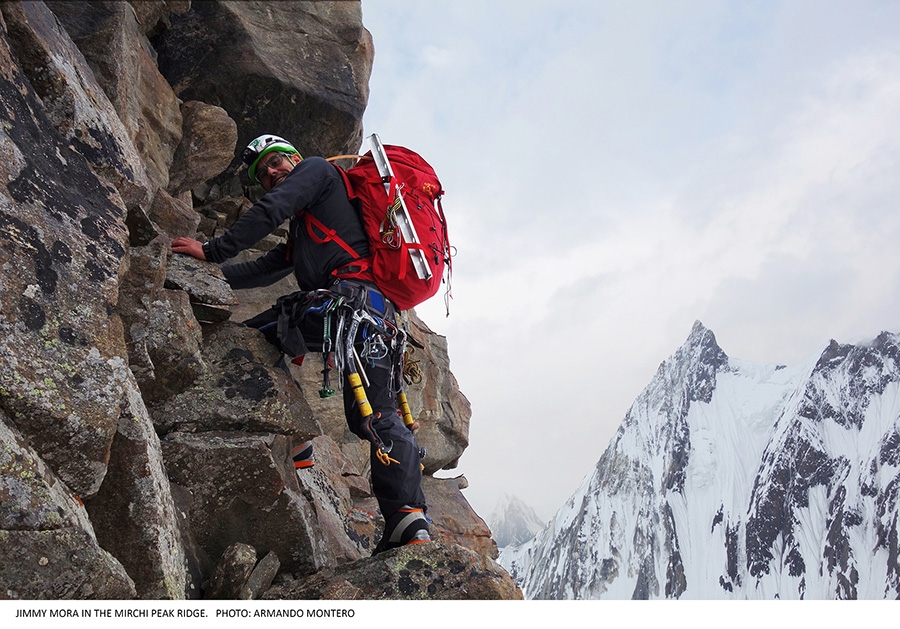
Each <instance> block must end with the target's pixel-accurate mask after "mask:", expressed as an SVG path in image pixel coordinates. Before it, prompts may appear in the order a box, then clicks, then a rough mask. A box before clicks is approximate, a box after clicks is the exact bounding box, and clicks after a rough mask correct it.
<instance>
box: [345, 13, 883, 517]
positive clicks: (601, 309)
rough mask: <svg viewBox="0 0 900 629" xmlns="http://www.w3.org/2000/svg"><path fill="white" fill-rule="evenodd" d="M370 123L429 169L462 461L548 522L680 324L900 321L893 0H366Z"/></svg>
mask: <svg viewBox="0 0 900 629" xmlns="http://www.w3.org/2000/svg"><path fill="white" fill-rule="evenodd" d="M363 21H364V23H365V25H366V26H367V27H368V29H369V30H370V31H371V32H372V35H373V37H374V40H375V50H376V53H375V67H374V71H373V75H372V80H371V83H370V85H371V94H370V99H369V109H368V111H367V114H366V119H365V124H366V133H371V132H377V133H378V134H379V135H380V137H381V139H382V141H384V142H385V143H390V144H403V145H406V146H409V147H411V148H414V149H416V150H417V151H419V152H420V153H422V154H423V155H424V156H425V157H426V158H427V159H428V160H429V161H430V162H431V163H432V165H434V166H435V168H436V170H437V172H438V175H439V176H440V178H441V181H442V183H443V185H444V188H445V190H446V191H447V195H446V197H445V205H444V208H445V211H446V213H447V216H448V220H449V221H450V235H451V241H452V243H453V245H455V247H456V248H457V250H458V254H457V257H456V258H455V259H454V267H453V268H454V277H453V297H454V299H453V301H452V303H451V315H450V317H449V318H445V317H444V311H443V302H442V300H441V299H440V298H435V299H434V300H432V301H431V302H429V303H427V304H425V305H423V306H421V307H419V308H418V311H419V313H420V315H421V316H422V317H423V319H425V321H426V322H427V323H428V324H429V325H430V326H431V327H432V328H433V329H434V330H435V331H437V332H439V333H440V334H443V335H445V336H446V337H447V338H448V342H449V346H450V358H451V368H452V370H453V372H454V374H455V375H456V377H457V379H458V380H459V383H460V387H461V389H462V391H463V392H464V393H465V394H466V396H467V397H468V398H469V400H470V401H471V402H472V409H473V415H472V423H471V429H470V441H471V445H470V447H469V449H468V450H467V451H466V453H465V455H464V456H463V458H462V460H461V463H460V467H459V468H458V470H455V471H453V472H448V473H446V475H448V476H452V475H455V474H458V473H463V474H465V475H466V477H467V478H468V480H469V483H470V487H469V489H467V490H466V496H467V498H468V499H469V501H470V502H471V503H472V505H473V506H474V507H475V509H476V510H477V511H478V512H479V513H480V514H481V515H482V516H483V517H485V518H486V519H487V518H488V517H489V516H490V513H491V511H492V510H493V508H494V505H495V503H496V501H497V499H498V498H499V497H500V495H502V494H503V493H505V492H506V493H512V494H516V495H518V496H519V497H521V498H522V499H523V500H525V501H526V502H527V503H529V504H531V505H532V507H534V509H535V510H536V511H537V512H538V514H539V515H540V516H541V517H542V518H545V519H549V518H550V517H551V516H552V515H553V513H555V512H556V510H557V509H558V508H559V507H560V506H561V505H562V504H563V502H564V501H565V500H566V499H567V498H568V497H569V496H570V495H571V494H572V493H573V492H574V490H575V489H576V487H577V485H578V483H579V481H580V480H581V479H582V478H583V477H584V476H585V475H586V474H587V473H589V472H590V471H591V468H592V467H593V465H594V463H596V461H597V460H598V459H599V458H600V456H601V454H602V453H603V451H604V449H605V448H606V446H607V444H608V442H609V440H610V438H611V437H612V435H613V433H614V432H615V430H616V429H617V427H618V425H619V423H620V422H621V420H622V418H623V417H624V415H625V413H626V411H627V410H628V408H629V406H630V404H631V402H632V401H633V400H634V398H635V397H636V396H637V395H638V393H640V391H641V390H642V389H643V387H644V386H646V384H647V383H648V382H649V381H650V379H651V378H652V376H653V374H654V372H655V371H656V369H657V367H658V365H659V363H660V362H661V361H663V360H665V359H666V358H667V357H668V356H669V355H670V354H672V353H673V352H674V351H675V350H676V349H677V348H678V347H679V346H680V345H681V344H682V343H683V342H684V340H685V338H686V337H687V335H688V333H689V332H690V329H691V326H692V324H693V323H694V321H695V320H700V321H702V322H703V324H705V325H706V326H707V327H708V328H710V329H711V330H713V332H714V333H715V334H716V337H717V339H718V341H719V345H721V347H722V348H723V349H724V350H725V352H726V353H727V354H728V355H729V356H733V357H735V358H741V359H745V360H752V361H759V362H767V363H783V364H795V363H797V362H798V361H799V360H800V359H802V358H804V357H806V356H809V355H811V354H816V353H818V352H819V351H820V350H821V349H822V347H823V346H824V345H825V344H826V343H827V342H828V341H829V339H832V338H834V339H836V340H838V341H840V342H846V343H854V342H859V341H863V340H868V339H871V338H873V337H874V336H875V335H877V334H878V332H879V331H881V330H890V331H894V332H900V246H898V243H900V201H898V199H900V3H898V2H893V1H890V0H885V1H881V2H878V1H873V2H862V1H854V2H852V3H851V2H828V1H816V2H804V1H801V0H791V1H786V2H778V1H771V2H753V1H742V2H718V1H709V2H704V1H700V0H690V1H683V2H679V1H677V0H667V1H665V2H663V1H658V2H639V1H638V2H635V1H629V2H624V1H622V2H610V1H606V0H584V1H576V0H552V1H551V0H546V1H537V0H535V1H528V0H514V1H513V0H510V1H505V2H500V1H484V0H480V1H477V2H476V1H469V0H453V1H452V2H451V1H447V2H420V1H416V0H363Z"/></svg>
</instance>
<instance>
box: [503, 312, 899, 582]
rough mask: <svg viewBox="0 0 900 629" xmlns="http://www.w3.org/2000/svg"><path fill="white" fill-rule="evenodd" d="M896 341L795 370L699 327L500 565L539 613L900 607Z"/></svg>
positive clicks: (841, 352) (845, 350) (843, 351)
mask: <svg viewBox="0 0 900 629" xmlns="http://www.w3.org/2000/svg"><path fill="white" fill-rule="evenodd" d="M898 408H900V335H897V334H890V333H887V332H884V333H882V334H881V335H880V336H878V338H876V339H875V340H874V341H872V342H871V343H869V344H865V345H860V346H850V345H839V344H837V343H835V342H834V341H832V342H831V344H829V345H828V346H827V347H826V348H825V349H824V351H823V352H822V353H821V355H820V356H818V357H813V358H811V359H810V360H807V361H805V362H804V363H802V364H801V365H799V366H797V367H792V368H786V367H783V366H776V365H761V364H753V363H747V362H743V361H739V360H735V359H730V358H729V357H728V356H726V355H725V353H724V352H723V351H722V349H721V348H719V346H718V345H717V344H716V341H715V337H714V336H713V334H712V332H710V331H709V330H707V329H706V328H704V327H703V326H702V325H701V324H699V323H697V324H696V325H695V326H694V329H693V331H692V332H691V334H690V336H689V338H688V340H687V341H686V342H685V344H684V345H683V346H682V347H681V348H680V349H679V350H678V351H677V352H676V353H675V354H674V355H673V356H672V357H670V358H669V359H668V360H667V361H665V362H664V363H663V364H662V365H661V366H660V368H659V371H658V372H657V374H656V376H655V377H654V378H653V380H652V381H651V383H650V384H649V385H648V386H647V388H646V389H645V390H644V391H643V392H642V393H641V395H640V396H638V398H637V399H636V400H635V402H634V405H633V406H632V407H631V410H630V411H629V412H628V414H627V415H626V417H625V419H624V421H623V422H622V426H621V427H620V429H619V431H618V433H617V434H616V436H615V438H614V439H613V440H612V442H611V443H610V445H609V447H608V448H607V450H606V452H605V453H604V454H603V456H602V457H601V459H600V461H599V462H598V463H597V467H596V469H595V471H594V473H593V474H591V475H589V476H588V477H587V478H586V479H585V480H584V482H583V483H582V486H581V487H580V488H579V489H578V490H577V492H576V493H575V494H574V495H573V496H572V497H571V498H570V499H569V501H568V502H567V504H566V505H565V506H564V507H563V508H562V509H560V511H559V512H558V513H557V515H556V517H555V518H554V520H553V521H552V522H551V523H550V524H549V525H548V526H547V527H546V528H545V529H544V530H543V531H541V532H540V533H539V534H538V536H537V537H536V538H535V539H534V540H533V541H532V542H530V543H529V544H526V545H525V546H522V547H520V548H518V549H516V551H515V552H511V553H506V552H505V553H504V555H503V556H502V558H501V559H502V561H503V564H504V565H505V566H506V567H507V568H509V569H510V571H511V572H513V573H515V574H516V575H517V578H518V579H519V580H520V582H521V583H523V588H524V589H525V590H526V592H527V594H528V596H529V597H533V598H703V599H709V598H817V599H833V598H839V599H846V598H890V599H895V598H897V597H898V596H900V579H898V574H900V563H898V552H897V548H898V545H897V530H898V529H897V524H898V516H900V495H898V494H900V465H898V463H900V437H898V435H900V413H898Z"/></svg>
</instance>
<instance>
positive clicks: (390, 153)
mask: <svg viewBox="0 0 900 629" xmlns="http://www.w3.org/2000/svg"><path fill="white" fill-rule="evenodd" d="M373 144H374V145H375V147H376V150H379V149H381V148H382V147H381V145H380V143H379V142H378V140H377V136H373ZM383 150H384V154H385V155H386V157H387V160H388V161H389V163H390V166H389V169H390V170H391V171H392V173H393V177H389V176H385V177H382V174H381V173H379V166H378V164H377V163H376V159H375V158H376V157H378V156H377V155H376V156H373V155H372V152H369V153H367V154H366V155H364V156H362V157H361V158H360V160H359V161H358V162H357V163H356V164H355V165H354V166H352V167H351V168H350V169H349V170H347V171H344V170H343V169H342V168H340V167H338V166H337V165H335V168H337V169H338V171H339V172H340V173H341V175H342V177H343V179H344V183H345V184H346V186H347V194H348V196H349V198H350V200H351V201H354V202H355V203H358V204H359V207H360V210H361V214H362V221H363V228H364V229H365V232H366V235H367V236H368V239H369V249H370V251H369V256H368V257H367V258H360V256H359V255H358V254H357V253H356V252H355V251H354V250H353V249H352V248H351V247H350V246H349V245H347V243H345V242H344V241H343V240H341V239H340V238H339V237H338V236H337V234H335V233H334V230H331V229H329V228H328V227H327V226H326V225H324V224H322V222H321V221H319V220H317V219H316V218H315V217H313V216H311V215H310V214H309V213H306V214H305V215H306V222H307V231H308V233H309V234H310V235H311V236H312V237H313V238H314V239H315V240H317V241H323V242H324V241H326V240H331V241H334V242H335V243H337V244H338V245H340V246H341V247H342V248H343V249H344V250H345V251H347V252H348V253H350V255H352V256H353V257H354V258H356V260H354V262H352V263H351V264H350V265H348V266H347V267H344V268H343V269H337V270H336V271H335V275H337V276H338V277H342V278H357V279H365V280H370V281H373V282H374V283H375V285H376V286H378V288H379V289H380V290H381V292H382V293H384V295H385V296H386V297H387V298H388V299H390V300H391V301H392V302H394V305H395V306H396V307H397V309H399V310H408V309H409V308H412V307H414V306H416V305H418V304H420V303H422V302H423V301H425V300H426V299H428V298H430V297H432V296H433V295H435V294H436V293H437V292H438V289H439V288H440V285H441V281H442V279H443V277H444V274H445V272H446V274H447V284H448V287H447V293H448V295H449V291H450V288H449V284H450V275H451V270H452V269H451V266H452V265H451V261H450V242H449V239H448V235H447V222H446V219H445V218H444V212H443V209H442V207H441V195H442V194H443V193H444V191H443V188H442V187H441V182H440V181H439V180H438V178H437V175H436V174H435V172H434V169H433V168H432V167H431V166H430V165H429V164H428V162H426V161H425V160H424V159H422V157H421V156H420V155H419V154H417V153H415V152H414V151H411V150H409V149H407V148H404V147H402V146H391V145H384V146H383ZM385 188H388V190H385ZM401 197H402V204H403V206H405V209H406V214H408V218H409V221H410V222H411V227H410V225H408V224H404V220H405V219H404V217H403V215H401V214H400V213H401V212H402V211H403V208H402V207H401ZM403 232H406V233H407V234H410V233H411V234H414V237H413V238H415V239H417V240H418V243H416V242H415V241H414V240H412V239H408V238H406V237H404V236H403Z"/></svg>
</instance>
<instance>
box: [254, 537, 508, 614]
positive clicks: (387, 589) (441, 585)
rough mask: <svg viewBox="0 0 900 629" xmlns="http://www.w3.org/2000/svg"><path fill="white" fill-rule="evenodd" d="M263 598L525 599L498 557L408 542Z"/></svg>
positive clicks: (289, 582) (286, 583) (288, 582)
mask: <svg viewBox="0 0 900 629" xmlns="http://www.w3.org/2000/svg"><path fill="white" fill-rule="evenodd" d="M263 599H269V600H286V599H311V600H319V599H329V600H362V599H366V600H378V599H392V600H397V599H407V600H422V599H441V600H465V599H475V600H498V599H504V600H515V599H518V600H522V592H521V590H519V588H518V587H517V586H516V584H515V582H514V581H513V580H512V577H510V576H509V574H507V573H506V571H505V570H504V569H503V568H501V567H500V566H499V565H498V564H497V563H495V562H494V560H493V559H490V558H488V557H484V556H481V555H478V554H477V553H474V552H472V551H471V550H468V549H466V548H463V547H462V546H457V545H455V544H442V543H436V542H432V543H430V544H419V545H416V546H403V547H401V548H397V549H395V550H389V551H387V552H384V553H381V554H379V555H377V556H375V557H371V558H369V559H363V560H360V561H357V562H356V563H352V564H346V565H344V566H341V567H339V568H330V569H326V570H322V571H321V572H319V573H317V574H315V575H312V576H310V577H306V578H303V579H284V580H282V581H281V582H279V583H277V584H276V585H274V586H272V587H271V588H270V589H269V590H268V591H267V592H266V593H265V594H264V595H263Z"/></svg>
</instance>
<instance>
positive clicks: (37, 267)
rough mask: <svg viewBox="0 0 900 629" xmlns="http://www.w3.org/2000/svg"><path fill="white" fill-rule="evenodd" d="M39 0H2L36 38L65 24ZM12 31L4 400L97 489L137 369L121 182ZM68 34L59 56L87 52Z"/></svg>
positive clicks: (44, 447)
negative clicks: (17, 54)
mask: <svg viewBox="0 0 900 629" xmlns="http://www.w3.org/2000/svg"><path fill="white" fill-rule="evenodd" d="M32 5H35V6H32ZM41 6H42V5H40V3H28V6H27V7H24V5H19V4H12V3H3V4H2V5H0V9H2V11H3V16H4V19H7V15H9V16H10V22H13V21H16V23H17V24H18V27H17V28H18V29H19V31H20V36H21V38H23V39H28V38H27V37H25V35H24V34H22V33H24V32H27V33H30V34H31V36H32V37H34V36H35V32H34V31H33V30H30V31H29V30H28V27H29V26H31V25H33V23H34V20H32V17H33V16H34V15H37V16H39V17H40V18H41V26H42V27H43V26H47V25H46V24H45V23H44V22H46V21H51V22H52V23H53V24H55V20H53V16H52V14H49V12H47V13H46V14H44V13H41V10H40V7H41ZM51 30H52V29H51ZM48 38H49V41H50V42H51V43H53V44H54V45H55V44H58V43H60V42H63V40H64V39H65V38H63V37H62V35H60V33H58V32H56V33H55V34H53V33H52V32H50V33H49V34H48ZM7 41H8V40H7V38H6V37H5V36H4V37H2V38H0V76H2V79H0V107H2V108H3V109H4V110H5V112H7V115H8V116H9V119H14V120H15V121H16V124H15V125H4V126H3V127H2V129H0V146H2V150H3V154H4V156H5V158H4V159H3V160H0V172H2V178H3V180H4V181H7V182H8V183H7V185H6V186H5V187H3V188H0V269H2V275H3V281H2V282H0V312H2V317H0V403H2V407H3V408H4V409H5V410H6V411H7V414H8V415H9V418H10V421H11V422H13V423H14V424H15V425H16V426H17V427H18V428H19V430H21V431H22V433H23V434H24V435H25V436H26V437H27V438H28V440H29V442H30V443H31V444H32V446H33V447H34V448H35V449H36V450H37V451H38V453H39V454H40V455H41V456H42V457H43V459H44V460H45V461H46V462H47V463H48V464H49V465H50V466H51V467H52V468H53V469H54V471H55V472H56V473H57V474H58V475H59V476H60V477H61V478H62V479H63V480H64V481H65V482H66V483H67V484H68V485H69V487H70V488H71V489H72V490H73V491H75V492H76V493H77V494H79V495H81V496H82V497H88V496H91V495H93V494H95V493H96V492H97V490H98V489H99V487H100V483H101V482H102V480H103V476H104V475H105V473H106V461H107V459H108V456H109V447H110V444H111V443H112V438H113V435H114V434H115V432H116V428H117V426H118V423H119V408H120V406H121V404H122V398H123V393H124V389H123V382H124V380H126V379H128V378H130V372H129V371H128V366H127V363H126V360H125V356H126V350H125V342H124V336H123V332H122V324H121V321H120V319H119V317H118V316H117V315H116V313H115V308H116V303H117V300H118V292H119V283H120V281H121V278H122V275H123V273H124V270H125V265H124V258H125V254H126V251H127V247H128V233H127V230H126V228H125V222H124V219H125V214H126V211H125V208H124V206H123V205H122V200H121V198H120V197H119V195H118V194H117V193H116V191H115V189H113V188H111V187H109V185H108V184H104V183H102V182H101V181H100V180H99V179H98V178H97V176H96V175H95V174H94V172H93V171H92V169H91V167H92V166H94V167H96V166H97V163H96V162H95V163H94V164H89V163H88V161H87V160H86V159H85V157H84V156H83V155H82V154H81V153H79V152H76V151H75V150H73V149H72V148H71V145H79V143H78V141H77V140H75V139H74V138H75V135H77V133H81V132H82V131H83V132H84V133H87V127H78V126H77V125H76V127H75V128H73V129H72V133H73V135H72V136H71V137H70V138H64V137H62V136H61V135H60V133H59V131H58V130H57V129H56V128H54V126H53V125H52V124H51V123H50V122H49V120H48V119H47V117H46V116H45V114H44V113H43V112H44V106H43V104H42V102H41V101H40V100H39V99H38V98H37V97H36V95H35V94H34V92H33V91H31V90H30V88H29V87H28V82H27V80H26V79H25V77H24V76H23V75H22V74H21V73H20V72H19V71H18V69H17V64H16V62H15V61H14V60H13V57H12V56H11V52H10V49H9V48H8V46H7V45H6V44H7ZM31 43H34V42H31ZM69 44H70V48H64V49H61V50H59V51H58V52H59V55H57V56H54V59H56V58H59V59H64V58H65V55H66V54H69V55H70V56H72V55H74V54H75V53H77V49H75V48H74V46H71V42H69ZM48 45H49V44H48ZM39 49H40V50H44V51H46V50H47V49H46V48H43V47H42V46H41V47H39ZM29 50H31V49H29ZM47 54H48V55H49V52H48V53H47ZM55 63H57V62H55V61H54V64H55ZM33 67H37V66H33ZM43 70H44V71H46V72H48V73H49V76H51V77H53V78H54V79H55V80H58V81H59V86H64V87H65V86H69V85H70V84H69V83H66V81H65V80H64V79H65V78H66V77H65V75H64V73H63V72H62V69H61V68H60V67H59V66H58V65H54V66H53V67H50V66H44V67H43ZM88 72H89V70H88ZM98 92H99V89H98ZM76 93H77V94H80V97H81V98H82V99H84V100H87V94H86V93H85V92H77V90H72V91H71V92H65V91H62V92H60V93H59V94H58V98H61V99H63V100H65V96H66V95H69V96H73V97H74V95H75V94H76ZM92 96H93V95H92ZM99 97H103V95H102V92H99ZM104 98H105V97H104ZM101 100H102V99H101ZM85 106H87V104H86V103H85ZM90 111H91V112H94V115H96V116H97V117H96V118H93V119H92V120H93V121H94V122H97V123H98V124H99V125H100V126H98V127H96V129H101V130H102V133H101V135H102V136H103V137H104V138H106V139H107V140H110V142H111V144H110V145H109V146H111V147H114V146H119V145H117V144H115V142H113V138H116V137H117V136H116V134H115V133H114V132H113V130H111V129H109V128H105V127H103V125H102V124H101V123H102V121H103V120H104V119H103V118H102V117H101V116H100V115H99V114H98V113H97V112H98V111H100V110H99V109H98V108H97V107H92V108H91V109H90ZM112 115H113V116H114V113H113V114H112ZM87 120H88V117H85V118H78V117H76V120H75V122H76V123H77V122H78V121H81V122H84V121H87ZM76 128H77V129H80V130H81V131H78V132H77V133H76V131H75V130H74V129H76ZM96 129H95V130H96ZM98 137H99V136H98ZM81 147H82V148H84V145H81ZM113 153H115V151H113ZM113 153H109V154H108V155H112V154H113ZM101 161H102V160H101ZM120 164H121V162H120Z"/></svg>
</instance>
